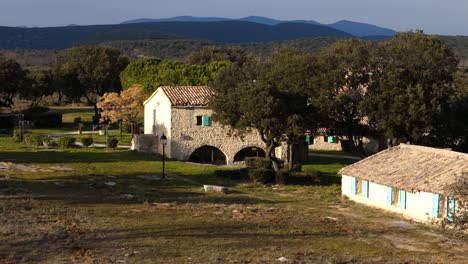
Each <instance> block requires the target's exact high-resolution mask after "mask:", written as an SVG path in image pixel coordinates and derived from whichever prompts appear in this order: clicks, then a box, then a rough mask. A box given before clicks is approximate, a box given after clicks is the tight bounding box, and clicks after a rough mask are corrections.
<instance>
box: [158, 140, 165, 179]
mask: <svg viewBox="0 0 468 264" xmlns="http://www.w3.org/2000/svg"><path fill="white" fill-rule="evenodd" d="M159 141H160V142H161V144H162V147H163V153H162V162H163V164H162V178H163V179H165V178H166V175H165V173H164V165H165V164H164V163H165V162H166V150H165V149H166V144H167V137H166V135H164V134H162V135H161V137H160V138H159Z"/></svg>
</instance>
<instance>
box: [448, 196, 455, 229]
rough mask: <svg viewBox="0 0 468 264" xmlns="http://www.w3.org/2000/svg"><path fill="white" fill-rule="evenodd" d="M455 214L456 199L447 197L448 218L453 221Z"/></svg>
mask: <svg viewBox="0 0 468 264" xmlns="http://www.w3.org/2000/svg"><path fill="white" fill-rule="evenodd" d="M454 215H455V199H453V198H451V197H449V198H448V199H447V219H448V220H449V221H450V222H451V223H453V216H454Z"/></svg>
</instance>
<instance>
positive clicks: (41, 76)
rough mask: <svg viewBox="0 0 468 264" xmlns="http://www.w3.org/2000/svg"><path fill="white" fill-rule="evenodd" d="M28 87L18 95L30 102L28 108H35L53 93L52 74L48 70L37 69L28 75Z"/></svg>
mask: <svg viewBox="0 0 468 264" xmlns="http://www.w3.org/2000/svg"><path fill="white" fill-rule="evenodd" d="M28 78H29V87H28V88H27V89H24V90H23V91H22V92H21V93H20V94H21V97H23V98H25V99H28V100H30V101H31V104H30V107H34V106H37V105H38V104H39V103H40V102H41V100H42V99H43V98H44V97H45V96H48V95H52V94H53V93H54V92H55V89H54V84H53V77H52V72H51V71H50V70H48V69H38V70H35V71H31V72H29V74H28Z"/></svg>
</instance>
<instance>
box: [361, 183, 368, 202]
mask: <svg viewBox="0 0 468 264" xmlns="http://www.w3.org/2000/svg"><path fill="white" fill-rule="evenodd" d="M362 195H363V196H364V197H366V198H369V181H362Z"/></svg>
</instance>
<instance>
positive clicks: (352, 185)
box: [351, 177, 356, 195]
mask: <svg viewBox="0 0 468 264" xmlns="http://www.w3.org/2000/svg"><path fill="white" fill-rule="evenodd" d="M351 194H353V195H356V178H354V177H353V178H351Z"/></svg>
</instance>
